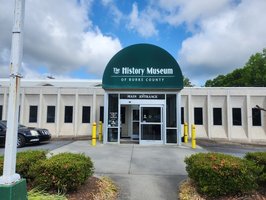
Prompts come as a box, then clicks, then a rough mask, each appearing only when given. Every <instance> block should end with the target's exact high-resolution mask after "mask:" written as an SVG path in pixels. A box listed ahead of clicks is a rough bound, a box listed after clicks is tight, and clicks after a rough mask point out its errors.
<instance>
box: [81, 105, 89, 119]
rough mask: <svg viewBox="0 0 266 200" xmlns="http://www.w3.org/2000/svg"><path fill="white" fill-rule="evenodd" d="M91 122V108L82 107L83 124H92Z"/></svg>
mask: <svg viewBox="0 0 266 200" xmlns="http://www.w3.org/2000/svg"><path fill="white" fill-rule="evenodd" d="M90 122H91V107H90V106H83V107H82V123H90Z"/></svg>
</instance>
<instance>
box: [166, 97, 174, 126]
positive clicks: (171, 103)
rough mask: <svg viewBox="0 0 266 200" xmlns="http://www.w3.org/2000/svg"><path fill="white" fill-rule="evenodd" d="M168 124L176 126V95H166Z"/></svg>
mask: <svg viewBox="0 0 266 200" xmlns="http://www.w3.org/2000/svg"><path fill="white" fill-rule="evenodd" d="M166 126H167V127H176V95H175V94H168V95H166Z"/></svg>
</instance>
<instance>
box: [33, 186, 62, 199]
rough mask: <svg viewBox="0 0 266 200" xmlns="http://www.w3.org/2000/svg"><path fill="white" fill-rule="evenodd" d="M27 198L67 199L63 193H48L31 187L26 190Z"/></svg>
mask: <svg viewBox="0 0 266 200" xmlns="http://www.w3.org/2000/svg"><path fill="white" fill-rule="evenodd" d="M28 200H67V198H66V197H65V196H64V195H60V194H49V193H46V192H44V191H39V190H37V189H32V190H30V191H29V192H28Z"/></svg>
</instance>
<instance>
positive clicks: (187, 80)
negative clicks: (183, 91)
mask: <svg viewBox="0 0 266 200" xmlns="http://www.w3.org/2000/svg"><path fill="white" fill-rule="evenodd" d="M183 83H184V87H194V85H193V84H192V83H191V82H190V80H189V78H187V77H185V76H183Z"/></svg>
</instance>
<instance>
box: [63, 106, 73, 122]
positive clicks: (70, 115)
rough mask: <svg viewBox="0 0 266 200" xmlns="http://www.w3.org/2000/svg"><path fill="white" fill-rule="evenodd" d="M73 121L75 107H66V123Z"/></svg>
mask: <svg viewBox="0 0 266 200" xmlns="http://www.w3.org/2000/svg"><path fill="white" fill-rule="evenodd" d="M72 121H73V106H65V123H72Z"/></svg>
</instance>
